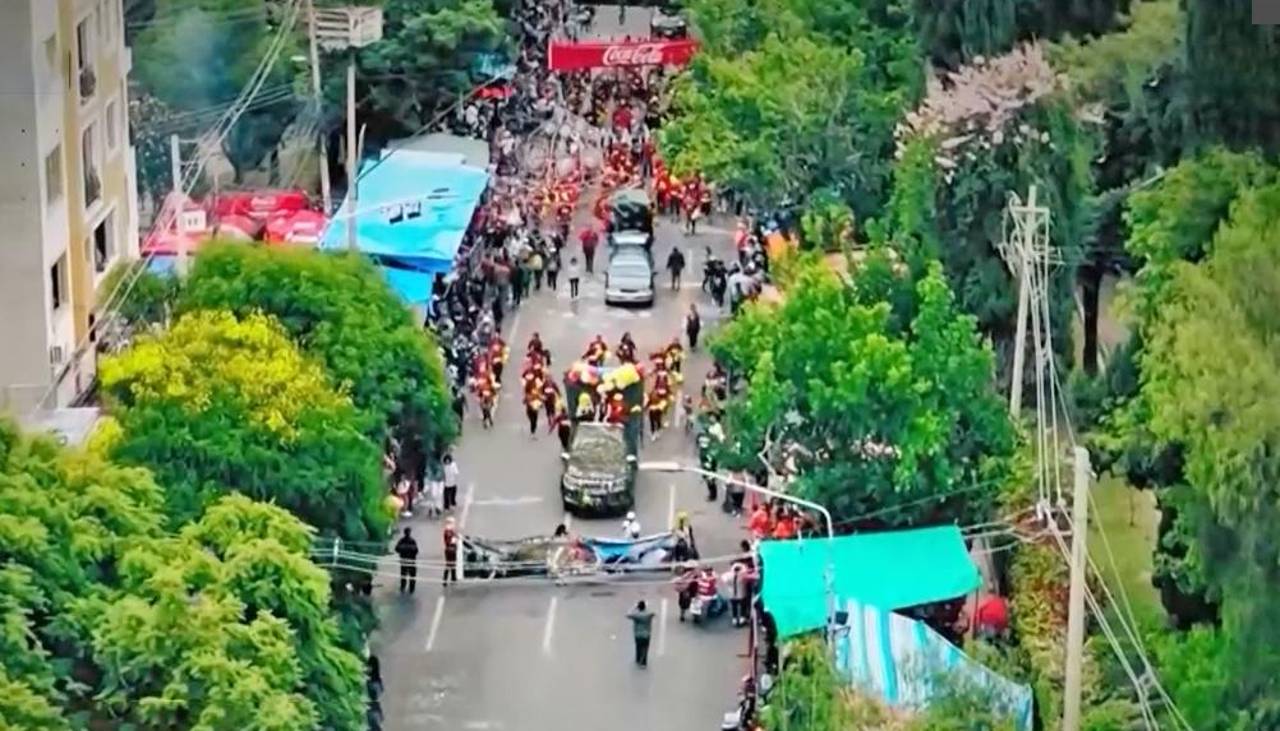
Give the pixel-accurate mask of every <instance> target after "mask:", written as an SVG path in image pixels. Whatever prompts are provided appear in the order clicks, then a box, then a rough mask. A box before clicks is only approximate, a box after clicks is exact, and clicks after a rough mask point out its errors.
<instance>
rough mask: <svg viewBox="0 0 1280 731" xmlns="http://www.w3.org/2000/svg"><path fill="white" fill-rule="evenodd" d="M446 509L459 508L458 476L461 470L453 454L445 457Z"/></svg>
mask: <svg viewBox="0 0 1280 731" xmlns="http://www.w3.org/2000/svg"><path fill="white" fill-rule="evenodd" d="M443 462H444V468H443V470H444V509H445V510H453V509H454V508H456V507H458V476H459V475H460V474H461V470H459V469H458V463H457V462H455V461H454V459H453V455H452V454H446V455H445V456H444V460H443Z"/></svg>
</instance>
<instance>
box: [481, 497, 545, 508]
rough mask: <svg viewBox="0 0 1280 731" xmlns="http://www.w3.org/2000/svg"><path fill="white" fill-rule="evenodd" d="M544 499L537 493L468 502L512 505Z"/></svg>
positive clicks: (538, 501) (484, 504)
mask: <svg viewBox="0 0 1280 731" xmlns="http://www.w3.org/2000/svg"><path fill="white" fill-rule="evenodd" d="M542 500H543V499H542V498H541V497H538V496H537V495H524V496H522V497H512V498H505V497H491V498H485V499H484V500H471V501H469V502H468V503H467V504H468V505H481V506H512V505H529V504H532V503H540V502H542Z"/></svg>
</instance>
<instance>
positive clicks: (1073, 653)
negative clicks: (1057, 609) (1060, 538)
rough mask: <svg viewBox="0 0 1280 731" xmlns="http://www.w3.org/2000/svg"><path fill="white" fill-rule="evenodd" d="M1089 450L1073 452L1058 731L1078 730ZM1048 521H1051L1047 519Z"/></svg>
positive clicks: (1082, 649) (1081, 449)
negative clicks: (1064, 665) (1063, 674)
mask: <svg viewBox="0 0 1280 731" xmlns="http://www.w3.org/2000/svg"><path fill="white" fill-rule="evenodd" d="M1089 478H1090V469H1089V450H1087V449H1085V448H1084V447H1076V448H1075V491H1074V495H1073V497H1072V505H1071V591H1070V595H1069V597H1068V603H1067V612H1068V613H1067V668H1066V682H1065V685H1064V689H1063V703H1062V706H1063V711H1062V731H1079V729H1080V673H1081V663H1082V662H1083V659H1084V611H1085V609H1084V591H1085V585H1084V582H1085V563H1086V561H1087V560H1088V554H1087V552H1086V544H1085V541H1086V539H1087V538H1088V535H1089ZM1050 520H1053V518H1052V517H1051V518H1050Z"/></svg>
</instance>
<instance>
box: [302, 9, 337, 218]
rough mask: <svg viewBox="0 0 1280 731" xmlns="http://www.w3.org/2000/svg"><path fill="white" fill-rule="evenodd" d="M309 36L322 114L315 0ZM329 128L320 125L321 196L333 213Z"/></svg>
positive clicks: (313, 81)
mask: <svg viewBox="0 0 1280 731" xmlns="http://www.w3.org/2000/svg"><path fill="white" fill-rule="evenodd" d="M307 36H308V40H309V41H310V44H311V92H312V94H313V95H314V96H315V98H316V113H317V114H321V112H322V110H323V109H324V100H323V98H322V96H321V87H320V44H319V42H318V41H317V40H316V8H315V2H314V0H307ZM326 137H327V130H326V129H325V128H324V125H320V197H321V200H323V201H324V214H325V215H326V216H328V215H330V214H332V213H333V192H332V189H331V188H330V186H329V143H328V141H327V140H326V139H325V138H326Z"/></svg>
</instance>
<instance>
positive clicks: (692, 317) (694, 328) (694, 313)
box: [684, 302, 702, 350]
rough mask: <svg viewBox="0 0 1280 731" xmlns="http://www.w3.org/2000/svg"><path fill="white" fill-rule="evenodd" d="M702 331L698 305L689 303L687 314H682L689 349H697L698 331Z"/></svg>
mask: <svg viewBox="0 0 1280 731" xmlns="http://www.w3.org/2000/svg"><path fill="white" fill-rule="evenodd" d="M700 332H702V318H701V317H700V316H699V315H698V305H697V304H696V303H693V302H691V303H689V314H687V315H685V316H684V334H685V335H688V336H689V350H697V349H698V333H700Z"/></svg>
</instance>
